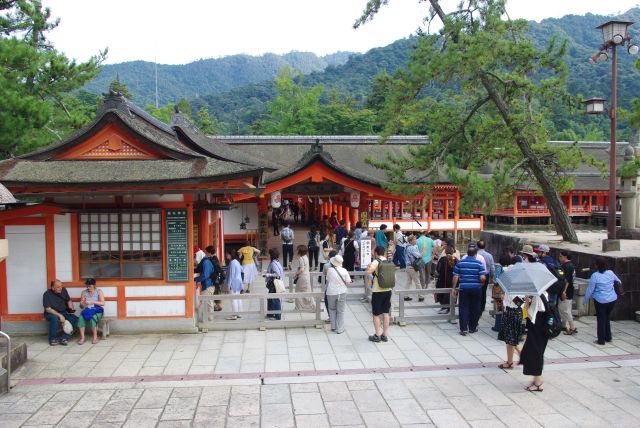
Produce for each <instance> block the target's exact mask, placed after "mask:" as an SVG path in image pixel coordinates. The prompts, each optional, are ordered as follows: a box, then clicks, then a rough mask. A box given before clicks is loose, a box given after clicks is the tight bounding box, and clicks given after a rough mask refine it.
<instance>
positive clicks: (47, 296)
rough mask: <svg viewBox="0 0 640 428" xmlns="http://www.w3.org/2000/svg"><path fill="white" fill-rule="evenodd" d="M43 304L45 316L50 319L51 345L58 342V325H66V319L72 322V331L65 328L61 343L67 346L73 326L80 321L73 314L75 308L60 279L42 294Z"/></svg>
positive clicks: (52, 282)
mask: <svg viewBox="0 0 640 428" xmlns="http://www.w3.org/2000/svg"><path fill="white" fill-rule="evenodd" d="M42 306H44V317H45V319H46V320H47V321H49V345H51V346H56V345H57V344H58V327H59V326H60V325H64V324H65V321H69V323H70V324H71V331H68V330H67V331H65V329H64V328H63V331H62V339H61V340H60V344H61V345H64V346H67V345H68V344H69V336H70V334H71V333H73V328H74V327H75V326H76V324H77V323H78V317H77V316H75V315H74V314H73V312H75V311H76V310H75V308H74V307H73V302H72V301H71V297H69V293H68V292H67V289H66V288H64V287H63V286H62V282H61V281H60V280H59V279H54V280H53V281H51V288H50V289H48V290H47V291H45V292H44V294H43V295H42Z"/></svg>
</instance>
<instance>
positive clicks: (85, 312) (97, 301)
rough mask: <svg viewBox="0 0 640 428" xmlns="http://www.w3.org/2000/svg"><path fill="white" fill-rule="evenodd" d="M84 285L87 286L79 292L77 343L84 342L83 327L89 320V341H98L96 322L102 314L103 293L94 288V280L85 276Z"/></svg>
mask: <svg viewBox="0 0 640 428" xmlns="http://www.w3.org/2000/svg"><path fill="white" fill-rule="evenodd" d="M84 285H86V286H87V288H86V289H84V290H82V293H80V308H81V309H82V312H81V313H80V317H78V331H79V333H80V340H78V345H82V344H83V343H84V329H85V327H86V325H87V321H89V324H90V325H91V332H92V333H93V339H92V340H91V343H93V344H96V343H98V323H99V322H100V320H101V319H102V317H103V316H104V293H103V292H102V290H98V289H97V288H96V280H95V279H93V278H87V280H86V281H85V282H84Z"/></svg>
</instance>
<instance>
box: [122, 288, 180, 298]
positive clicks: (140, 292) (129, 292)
mask: <svg viewBox="0 0 640 428" xmlns="http://www.w3.org/2000/svg"><path fill="white" fill-rule="evenodd" d="M125 295H126V296H127V297H153V296H184V285H149V286H146V285H145V286H132V287H126V289H125Z"/></svg>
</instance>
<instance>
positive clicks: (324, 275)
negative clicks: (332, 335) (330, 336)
mask: <svg viewBox="0 0 640 428" xmlns="http://www.w3.org/2000/svg"><path fill="white" fill-rule="evenodd" d="M337 254H338V252H337V251H336V250H331V251H329V253H328V255H327V261H326V262H325V263H323V264H322V275H318V282H319V283H321V284H322V291H323V292H324V307H325V309H326V310H327V315H328V314H329V301H328V300H327V280H326V279H327V273H329V268H330V267H331V263H330V260H331V258H333V257H335V256H336V255H337ZM323 278H324V279H325V280H324V281H322V279H323ZM330 320H331V317H329V319H328V320H327V321H326V322H330Z"/></svg>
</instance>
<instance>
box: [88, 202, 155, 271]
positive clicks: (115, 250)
mask: <svg viewBox="0 0 640 428" xmlns="http://www.w3.org/2000/svg"><path fill="white" fill-rule="evenodd" d="M78 217H79V221H78V223H79V228H80V231H79V232H80V233H79V234H78V236H79V239H80V242H79V244H80V276H81V277H83V278H86V277H90V276H91V277H94V278H118V279H143V278H153V279H162V232H161V215H160V212H159V211H127V212H119V213H113V212H111V213H106V212H100V213H81V214H79V215H78Z"/></svg>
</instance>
